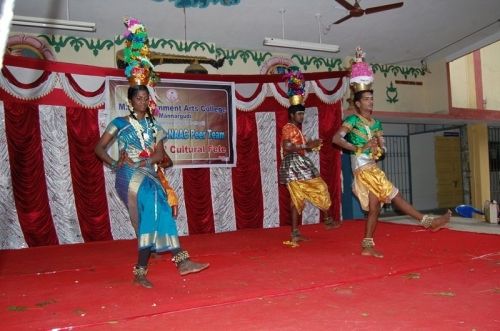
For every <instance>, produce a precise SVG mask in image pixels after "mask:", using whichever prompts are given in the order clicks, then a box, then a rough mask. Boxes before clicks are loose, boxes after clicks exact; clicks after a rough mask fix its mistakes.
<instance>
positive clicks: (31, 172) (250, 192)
mask: <svg viewBox="0 0 500 331" xmlns="http://www.w3.org/2000/svg"><path fill="white" fill-rule="evenodd" d="M4 63H5V64H6V66H5V67H4V68H3V69H2V74H1V75H0V87H1V90H0V233H1V237H0V241H1V242H0V248H2V249H7V248H22V247H28V246H29V247H32V246H41V245H56V244H69V243H81V242H91V241H98V240H113V239H129V238H134V237H135V234H134V231H133V229H132V226H131V225H130V222H129V220H128V215H127V212H126V209H125V208H124V206H123V205H122V203H121V202H120V201H119V199H118V197H117V195H116V192H115V190H114V175H113V173H112V172H111V171H110V170H109V169H108V168H107V167H104V166H103V164H102V163H101V162H100V161H99V160H98V159H97V158H96V156H95V154H94V147H95V144H96V143H97V141H98V139H99V137H100V134H101V133H102V132H103V130H104V129H105V127H106V125H107V122H108V121H109V118H108V115H107V114H106V111H104V110H103V109H104V101H105V86H106V77H109V76H120V75H121V71H120V70H116V69H109V68H99V67H90V66H82V65H74V64H66V63H57V62H50V61H38V60H33V59H27V58H20V57H9V56H7V57H6V58H5V62H4ZM161 77H162V78H164V79H167V80H168V79H182V80H198V81H199V80H203V81H206V82H207V83H208V84H209V83H210V82H234V83H235V89H236V93H235V94H236V102H235V103H236V108H237V111H236V114H233V115H236V116H235V118H236V148H235V150H236V155H237V162H236V166H235V167H233V168H223V167H216V168H190V169H181V168H173V169H169V170H168V178H169V180H170V182H171V184H172V185H173V187H174V188H175V190H176V192H177V194H178V195H179V198H180V206H179V207H180V210H179V211H180V214H179V218H178V220H177V226H178V229H179V233H180V234H181V235H189V234H197V233H214V232H223V231H233V230H238V229H243V228H261V227H264V228H271V227H277V226H281V225H286V224H289V212H290V211H289V205H290V199H289V195H288V191H287V189H286V187H284V186H282V185H279V184H278V168H279V165H280V162H281V160H280V151H279V141H280V138H281V128H282V127H283V125H285V123H286V122H287V111H286V107H287V106H288V99H287V97H286V86H285V84H284V83H283V82H282V78H281V77H280V76H277V75H267V76H262V75H245V76H235V75H223V76H220V75H203V76H200V75H183V74H161ZM305 78H306V81H307V82H306V91H307V95H306V115H305V121H304V123H303V127H302V129H303V132H304V134H305V135H306V136H307V137H311V138H314V137H320V138H322V139H324V140H325V144H324V145H323V147H322V149H321V151H320V152H319V153H314V154H311V155H310V157H311V158H312V160H313V161H314V162H315V164H316V165H317V167H318V168H319V169H320V172H321V175H322V177H323V179H324V180H325V181H326V182H327V184H328V186H329V190H330V194H331V197H332V201H333V203H332V207H331V212H332V215H333V217H335V218H337V219H340V218H341V215H340V200H341V199H340V196H341V186H340V185H341V184H340V183H341V181H340V175H341V174H340V151H339V150H338V149H336V148H334V147H332V146H331V144H330V143H329V141H331V138H332V136H333V134H334V133H335V131H336V130H337V129H338V127H339V126H340V124H341V98H342V96H343V94H344V93H345V91H346V89H347V79H346V73H345V72H327V73H314V74H306V75H305ZM319 218H320V215H319V212H318V211H317V210H316V209H315V208H313V207H311V206H308V207H307V208H306V209H305V211H304V214H303V217H302V222H303V223H304V224H309V223H318V222H319Z"/></svg>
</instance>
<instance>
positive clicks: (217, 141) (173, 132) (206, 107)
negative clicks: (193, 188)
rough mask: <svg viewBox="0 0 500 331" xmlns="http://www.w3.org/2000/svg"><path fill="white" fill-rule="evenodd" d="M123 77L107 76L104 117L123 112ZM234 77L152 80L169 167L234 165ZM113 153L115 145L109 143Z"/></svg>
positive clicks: (125, 107) (125, 81)
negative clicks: (230, 80) (164, 135)
mask: <svg viewBox="0 0 500 331" xmlns="http://www.w3.org/2000/svg"><path fill="white" fill-rule="evenodd" d="M128 87H129V84H128V81H127V80H125V79H124V78H114V77H108V78H107V89H108V90H107V93H106V94H107V101H106V111H107V112H108V115H109V121H111V120H112V119H113V118H115V117H118V116H127V115H129V110H128V106H127V90H128ZM234 90H235V88H234V83H232V82H212V81H210V82H209V81H187V80H172V79H163V80H161V81H160V82H158V84H157V85H156V86H155V91H156V94H157V99H158V100H157V101H158V111H157V113H155V114H154V116H155V118H156V119H157V121H158V123H159V124H160V125H161V126H162V127H163V129H165V131H166V133H167V139H166V140H165V151H166V152H167V153H168V155H169V156H170V158H171V159H172V161H173V162H174V167H177V168H206V167H234V166H235V165H236V153H235V144H236V133H235V132H236V117H235V114H236V104H235V102H234V100H235V92H234ZM111 151H112V152H113V153H116V155H117V151H116V146H114V148H112V149H111Z"/></svg>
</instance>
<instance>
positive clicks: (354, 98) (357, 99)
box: [352, 90, 373, 102]
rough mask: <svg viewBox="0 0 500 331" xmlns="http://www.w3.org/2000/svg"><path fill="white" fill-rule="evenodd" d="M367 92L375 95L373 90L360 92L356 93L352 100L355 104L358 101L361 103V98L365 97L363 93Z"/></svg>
mask: <svg viewBox="0 0 500 331" xmlns="http://www.w3.org/2000/svg"><path fill="white" fill-rule="evenodd" d="M365 92H370V93H371V94H372V95H373V90H364V91H359V92H356V93H354V97H353V98H352V100H353V101H354V102H356V101H360V100H361V97H363V93H365Z"/></svg>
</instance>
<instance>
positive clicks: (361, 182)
mask: <svg viewBox="0 0 500 331" xmlns="http://www.w3.org/2000/svg"><path fill="white" fill-rule="evenodd" d="M352 189H353V191H354V194H355V195H356V196H357V197H358V199H359V202H360V203H361V208H363V210H368V209H369V208H368V201H369V200H368V194H369V193H370V192H372V193H373V194H374V195H375V196H376V197H377V198H378V199H379V201H380V204H384V203H390V202H391V200H392V199H393V198H394V197H395V196H396V195H397V194H398V192H399V190H398V189H397V188H396V187H394V185H393V184H392V183H391V182H390V181H389V180H388V179H387V177H386V176H385V173H384V172H383V171H382V170H381V169H380V168H379V167H377V166H376V165H375V164H370V165H367V166H365V167H361V168H360V169H356V171H355V172H354V183H353V187H352Z"/></svg>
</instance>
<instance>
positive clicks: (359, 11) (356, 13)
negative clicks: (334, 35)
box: [333, 0, 403, 24]
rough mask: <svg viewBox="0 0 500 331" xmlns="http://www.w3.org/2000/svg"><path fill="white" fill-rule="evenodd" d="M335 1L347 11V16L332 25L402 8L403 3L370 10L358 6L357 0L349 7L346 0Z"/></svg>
mask: <svg viewBox="0 0 500 331" xmlns="http://www.w3.org/2000/svg"><path fill="white" fill-rule="evenodd" d="M335 1H337V2H338V3H339V4H340V5H342V7H344V8H345V9H347V10H348V11H349V15H347V16H345V17H342V18H341V19H340V20H338V21H336V22H334V23H333V24H339V23H342V22H344V21H346V20H348V19H350V18H351V17H360V16H363V15H364V14H373V13H377V12H381V11H384V10H390V9H395V8H399V7H403V2H396V3H391V4H389V5H383V6H376V7H370V8H366V9H363V8H361V6H360V5H359V1H358V0H355V1H354V5H351V4H350V3H349V2H347V1H346V0H335Z"/></svg>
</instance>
